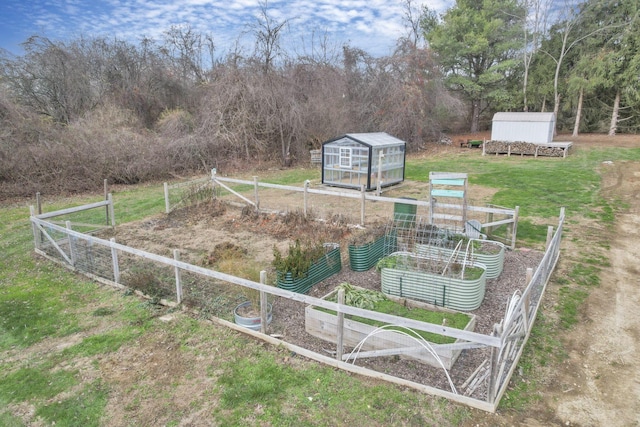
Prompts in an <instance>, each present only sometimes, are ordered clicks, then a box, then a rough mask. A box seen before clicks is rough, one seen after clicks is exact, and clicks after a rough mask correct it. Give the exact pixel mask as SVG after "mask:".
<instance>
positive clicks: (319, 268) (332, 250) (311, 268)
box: [272, 240, 342, 293]
mask: <svg viewBox="0 0 640 427" xmlns="http://www.w3.org/2000/svg"><path fill="white" fill-rule="evenodd" d="M273 258H274V259H273V262H272V265H273V267H274V268H275V270H276V284H277V286H278V287H279V288H282V289H286V290H290V291H293V292H299V293H306V292H308V291H309V289H311V287H312V286H313V285H315V284H316V283H318V282H320V281H322V280H324V279H326V278H327V277H329V276H332V275H334V274H336V273H338V272H339V271H340V270H341V269H342V260H341V258H340V246H339V245H338V244H337V243H324V244H319V243H312V242H309V243H304V244H303V243H301V242H300V240H296V241H295V243H294V244H293V245H289V251H288V253H287V255H286V256H283V255H282V253H281V252H280V251H279V250H278V248H276V247H274V249H273Z"/></svg>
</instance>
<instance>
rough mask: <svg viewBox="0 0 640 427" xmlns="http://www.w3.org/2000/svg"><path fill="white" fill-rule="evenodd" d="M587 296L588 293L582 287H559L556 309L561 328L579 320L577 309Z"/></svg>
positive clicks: (569, 326) (567, 327)
mask: <svg viewBox="0 0 640 427" xmlns="http://www.w3.org/2000/svg"><path fill="white" fill-rule="evenodd" d="M588 296H589V293H588V292H587V291H586V290H584V289H574V288H572V287H570V286H562V287H561V288H560V289H559V299H558V307H557V311H558V315H559V317H560V326H561V327H562V328H563V329H569V328H571V327H572V326H574V325H575V324H577V323H578V322H579V321H580V313H579V309H580V307H581V306H582V304H583V302H584V301H585V300H586V299H587V297H588Z"/></svg>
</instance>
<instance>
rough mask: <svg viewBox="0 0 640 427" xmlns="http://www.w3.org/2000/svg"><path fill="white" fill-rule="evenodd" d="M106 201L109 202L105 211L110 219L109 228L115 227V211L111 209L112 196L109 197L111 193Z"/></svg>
mask: <svg viewBox="0 0 640 427" xmlns="http://www.w3.org/2000/svg"><path fill="white" fill-rule="evenodd" d="M107 200H108V201H109V206H108V207H107V209H108V210H109V216H110V217H111V226H112V227H115V226H116V214H115V209H113V196H112V195H111V193H109V194H108V195H107Z"/></svg>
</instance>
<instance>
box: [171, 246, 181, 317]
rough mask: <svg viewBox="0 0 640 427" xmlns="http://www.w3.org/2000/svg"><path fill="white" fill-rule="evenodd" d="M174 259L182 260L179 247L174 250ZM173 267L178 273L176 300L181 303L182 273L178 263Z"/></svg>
mask: <svg viewBox="0 0 640 427" xmlns="http://www.w3.org/2000/svg"><path fill="white" fill-rule="evenodd" d="M173 259H174V260H176V261H180V251H179V250H178V249H174V250H173ZM173 269H174V271H175V275H176V302H177V303H178V304H180V303H181V302H182V274H181V272H180V271H181V270H180V268H179V267H178V266H177V265H176V266H174V267H173Z"/></svg>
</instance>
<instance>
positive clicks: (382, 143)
mask: <svg viewBox="0 0 640 427" xmlns="http://www.w3.org/2000/svg"><path fill="white" fill-rule="evenodd" d="M405 153H406V143H405V142H404V141H402V140H400V139H398V138H395V137H393V136H391V135H389V134H387V133H385V132H373V133H348V134H346V135H343V136H340V137H338V138H334V139H331V140H329V141H326V142H324V143H323V144H322V183H323V184H325V185H331V186H335V187H344V188H353V189H358V190H360V189H361V188H362V186H364V188H365V190H366V191H371V190H379V189H380V188H382V187H387V186H390V185H395V184H398V183H400V182H402V181H404V165H405Z"/></svg>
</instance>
